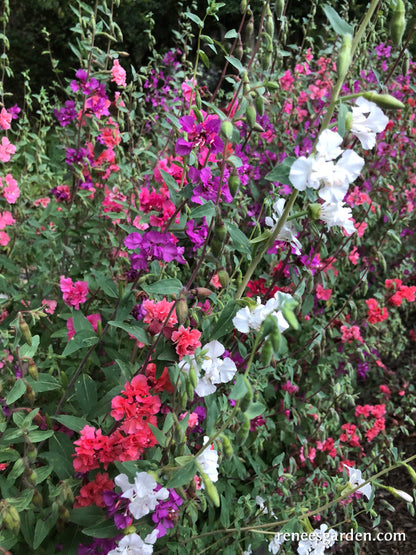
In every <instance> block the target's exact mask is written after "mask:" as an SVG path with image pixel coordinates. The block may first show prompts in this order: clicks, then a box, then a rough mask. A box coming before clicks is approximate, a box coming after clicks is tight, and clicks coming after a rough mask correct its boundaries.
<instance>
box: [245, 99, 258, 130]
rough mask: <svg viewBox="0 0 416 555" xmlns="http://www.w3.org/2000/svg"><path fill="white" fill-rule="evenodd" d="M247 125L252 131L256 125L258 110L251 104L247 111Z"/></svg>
mask: <svg viewBox="0 0 416 555" xmlns="http://www.w3.org/2000/svg"><path fill="white" fill-rule="evenodd" d="M246 118H247V124H248V126H249V127H250V129H252V128H253V127H254V124H255V123H256V109H255V107H254V106H253V104H249V105H248V106H247V109H246Z"/></svg>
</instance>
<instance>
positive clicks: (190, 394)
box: [186, 380, 195, 400]
mask: <svg viewBox="0 0 416 555" xmlns="http://www.w3.org/2000/svg"><path fill="white" fill-rule="evenodd" d="M186 394H187V396H188V399H191V400H192V399H193V398H194V394H195V392H194V386H193V385H192V382H191V380H188V381H187V382H186Z"/></svg>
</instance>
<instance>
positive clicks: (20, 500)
mask: <svg viewBox="0 0 416 555" xmlns="http://www.w3.org/2000/svg"><path fill="white" fill-rule="evenodd" d="M33 493H34V490H33V489H25V490H23V491H22V492H21V494H20V495H19V497H12V498H7V499H6V501H7V503H10V505H13V507H14V508H15V509H16V511H17V512H18V513H21V512H22V511H24V510H25V509H27V508H28V507H29V505H30V502H31V501H32V497H33Z"/></svg>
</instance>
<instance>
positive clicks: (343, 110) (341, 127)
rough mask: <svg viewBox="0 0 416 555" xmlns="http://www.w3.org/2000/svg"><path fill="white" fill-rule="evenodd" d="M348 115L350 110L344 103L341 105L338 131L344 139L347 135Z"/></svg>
mask: <svg viewBox="0 0 416 555" xmlns="http://www.w3.org/2000/svg"><path fill="white" fill-rule="evenodd" d="M347 113H348V108H347V106H346V104H344V103H343V102H340V103H339V109H338V121H337V131H338V133H339V134H340V135H341V137H343V136H344V135H345V118H346V115H347Z"/></svg>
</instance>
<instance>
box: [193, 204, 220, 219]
mask: <svg viewBox="0 0 416 555" xmlns="http://www.w3.org/2000/svg"><path fill="white" fill-rule="evenodd" d="M214 215H215V204H214V203H213V202H212V200H209V201H208V202H205V204H201V206H197V207H196V208H194V209H193V210H192V211H191V214H190V216H189V218H190V219H192V220H196V219H198V218H203V217H204V216H205V217H206V218H209V217H210V216H214Z"/></svg>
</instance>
